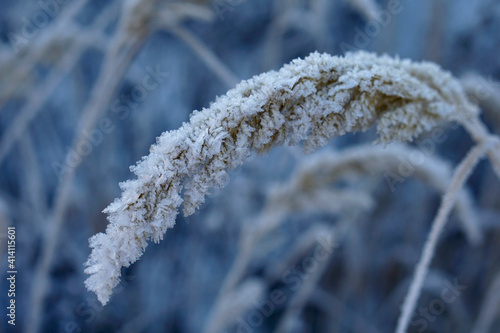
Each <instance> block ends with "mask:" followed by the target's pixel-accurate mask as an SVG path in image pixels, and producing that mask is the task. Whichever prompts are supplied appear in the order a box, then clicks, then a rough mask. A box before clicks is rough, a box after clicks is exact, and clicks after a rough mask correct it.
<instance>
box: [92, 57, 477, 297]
mask: <svg viewBox="0 0 500 333" xmlns="http://www.w3.org/2000/svg"><path fill="white" fill-rule="evenodd" d="M476 112H477V108H475V107H474V106H472V105H471V104H470V103H469V102H468V101H467V99H466V97H465V94H464V93H463V91H462V88H461V86H460V84H459V83H458V82H457V81H456V80H455V79H454V78H453V77H452V76H451V75H450V74H449V73H447V72H444V71H442V70H441V69H440V68H439V67H438V66H436V65H434V64H431V63H413V62H411V61H409V60H399V59H393V58H391V57H388V56H382V57H377V56H376V55H375V54H371V53H366V52H357V53H349V54H347V55H346V56H345V57H333V56H330V55H328V54H319V53H313V54H311V55H310V56H308V57H306V58H305V59H296V60H294V61H292V63H290V64H288V65H285V66H284V67H283V68H282V69H281V70H279V71H278V72H274V71H272V72H268V73H264V74H261V75H258V76H255V77H253V78H252V79H250V80H247V81H243V82H241V83H240V84H238V85H237V86H236V88H234V89H232V90H230V91H228V92H227V94H226V95H224V96H222V97H220V98H218V99H217V100H216V101H215V102H214V103H213V104H212V105H211V106H210V108H208V109H204V110H203V111H201V112H194V113H193V115H192V116H191V119H190V121H189V122H188V123H184V124H183V125H182V126H181V128H179V129H178V130H174V131H170V132H165V133H163V134H162V135H161V136H160V137H159V138H158V140H157V144H156V145H155V146H153V147H152V149H151V152H150V154H149V156H147V157H144V158H143V159H142V161H140V162H139V163H138V164H137V165H136V166H135V167H133V168H132V170H133V172H134V173H135V174H136V175H137V179H135V180H131V181H127V182H124V183H122V184H121V188H122V190H123V193H122V196H121V198H120V199H117V200H116V201H115V202H114V203H113V204H111V205H110V206H109V207H108V208H106V209H105V212H106V213H107V214H109V216H108V220H109V222H110V224H109V225H108V227H107V229H106V233H105V234H102V233H100V234H98V235H95V236H94V237H92V238H91V240H90V245H91V247H92V248H93V250H92V253H91V255H90V257H89V259H88V261H87V262H86V266H87V268H86V270H85V271H86V273H88V274H90V277H89V278H88V279H87V280H86V282H85V284H86V286H87V288H88V289H89V290H92V291H94V292H96V294H97V296H98V298H99V300H100V301H101V302H102V303H103V304H105V303H106V302H107V301H108V300H109V297H110V295H111V292H112V289H113V288H114V287H115V286H116V285H117V284H118V282H119V277H120V270H121V267H123V266H125V267H127V266H129V265H130V264H131V263H133V262H135V261H137V260H138V259H139V257H140V256H141V255H142V253H143V251H144V248H145V247H146V245H147V240H149V239H153V240H154V241H159V240H161V239H162V238H163V235H164V233H165V232H166V230H167V229H168V228H171V227H173V226H174V224H175V218H176V216H177V212H178V208H179V206H180V205H181V203H182V202H184V213H185V214H191V213H193V212H194V210H195V209H197V208H198V207H199V206H200V204H202V203H203V201H204V197H205V195H206V194H207V192H208V191H209V189H210V188H211V187H213V186H219V187H221V186H223V185H224V184H225V182H226V180H227V172H226V171H227V170H230V169H233V168H235V167H236V166H238V165H241V164H242V163H243V162H244V161H245V159H246V157H247V156H248V155H249V153H250V151H257V152H265V151H269V150H271V149H272V148H273V147H275V146H279V145H283V144H297V143H298V142H300V141H302V140H304V148H305V150H306V151H313V150H315V149H317V148H319V147H321V146H322V145H324V144H325V143H327V142H328V141H329V140H330V139H331V138H334V137H337V136H339V135H343V134H345V133H348V132H354V131H358V130H366V129H368V128H370V127H371V126H372V125H374V124H376V125H377V130H378V134H379V140H380V141H382V142H390V141H394V140H412V139H413V138H414V137H416V136H418V135H419V134H421V133H422V132H424V131H426V130H429V129H431V128H433V127H434V126H436V125H437V124H439V123H441V122H443V121H445V120H447V119H448V118H451V117H452V116H457V115H458V114H459V113H462V115H463V116H464V117H468V116H475V114H476ZM182 188H184V189H185V190H184V198H181V197H180V196H179V193H180V192H181V189H182Z"/></svg>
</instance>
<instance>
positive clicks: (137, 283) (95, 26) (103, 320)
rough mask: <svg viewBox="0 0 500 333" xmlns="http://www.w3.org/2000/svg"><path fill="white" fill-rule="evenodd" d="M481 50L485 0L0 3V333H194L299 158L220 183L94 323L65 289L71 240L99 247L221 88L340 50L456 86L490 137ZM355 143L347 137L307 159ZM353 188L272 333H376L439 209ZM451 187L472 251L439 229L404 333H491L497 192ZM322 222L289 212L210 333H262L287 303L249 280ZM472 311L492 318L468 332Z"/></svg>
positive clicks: (252, 168)
mask: <svg viewBox="0 0 500 333" xmlns="http://www.w3.org/2000/svg"><path fill="white" fill-rule="evenodd" d="M366 4H375V5H376V7H374V8H375V9H376V11H375V12H369V11H366ZM377 14H378V16H377ZM499 32H500V1H498V0H474V1H472V0H422V1H411V0H400V1H397V0H377V1H375V2H371V1H368V0H366V1H362V0H358V1H354V0H352V1H343V0H330V1H329V0H269V1H266V0H246V1H245V0H207V1H203V0H199V1H195V0H192V1H173V0H171V1H167V0H133V1H130V0H124V1H117V0H114V1H113V0H109V1H97V0H72V1H67V0H66V1H64V0H40V1H14V0H1V1H0V42H1V43H0V170H1V171H0V254H1V262H0V267H1V276H2V282H1V283H0V302H1V307H0V308H1V309H2V310H1V311H0V313H1V317H0V331H3V332H50V333H52V332H172V333H174V332H196V333H197V332H209V331H207V325H208V323H209V322H210V320H211V319H210V318H211V315H213V311H214V302H215V299H216V297H217V293H218V290H219V288H220V287H221V284H222V281H223V280H224V277H225V276H226V275H227V274H228V272H229V271H230V268H231V266H232V264H233V260H234V259H235V257H236V256H237V253H238V251H240V250H241V239H242V236H241V233H242V232H243V233H244V230H243V231H242V227H241V226H242V225H243V224H244V223H248V222H249V221H252V219H257V218H258V216H259V214H260V213H261V212H262V209H263V207H264V206H265V205H266V199H267V198H268V196H269V193H270V192H269V191H270V189H271V188H272V187H273V186H275V185H276V184H280V183H284V182H286V181H288V180H289V178H290V177H291V175H292V174H293V171H294V170H295V168H296V167H297V165H298V164H299V163H301V162H303V160H304V159H307V158H308V157H307V156H304V155H303V154H302V153H301V151H300V149H298V148H278V149H275V150H273V151H272V152H271V153H270V154H269V155H268V156H254V157H252V158H251V159H250V161H248V163H247V164H245V165H244V166H243V167H241V168H239V169H237V170H235V171H233V172H231V173H230V181H229V183H228V185H227V186H226V187H225V188H224V189H217V190H214V191H213V195H210V197H209V198H208V200H207V202H206V204H205V205H204V206H203V207H202V208H201V209H200V210H199V212H197V213H196V214H195V215H193V216H190V217H188V218H184V217H183V216H181V215H179V217H178V219H177V225H176V227H175V228H174V229H171V230H169V231H168V232H167V234H166V235H165V238H164V240H163V241H162V242H161V243H160V244H150V245H149V246H148V248H147V250H146V253H145V254H144V256H143V257H142V258H141V260H139V261H138V262H137V263H135V264H133V265H132V266H131V267H130V268H127V269H124V270H123V280H122V283H121V284H120V285H119V286H118V287H117V288H116V289H115V293H114V295H113V296H112V299H111V301H110V302H109V303H108V304H107V305H106V306H105V307H103V306H101V305H100V304H99V303H98V301H97V298H96V296H95V295H94V294H93V293H90V292H88V291H87V290H86V289H85V287H84V284H83V281H84V280H85V279H86V276H85V274H84V273H83V269H84V266H83V263H84V262H85V261H86V258H87V257H88V255H89V252H90V249H89V247H88V238H89V237H90V236H92V235H93V234H95V233H97V232H101V231H104V229H105V226H106V223H107V221H106V217H105V215H104V214H103V213H101V211H102V210H103V209H104V208H105V207H106V206H107V205H108V204H109V203H111V202H112V201H113V199H114V198H115V197H118V196H119V195H120V189H119V187H118V183H119V182H121V181H124V180H127V179H129V178H131V177H132V174H131V173H130V171H129V166H130V165H133V164H134V163H135V162H136V161H138V160H140V158H141V156H144V155H147V154H148V153H149V147H150V145H151V144H153V143H154V142H155V138H156V137H157V136H159V135H160V134H161V133H162V132H164V131H167V130H172V129H176V128H178V127H179V126H180V125H181V124H182V122H184V121H187V120H188V116H189V114H190V113H191V112H192V111H193V110H200V109H201V108H203V107H208V106H209V105H210V102H211V101H213V100H215V98H216V96H217V95H221V94H224V93H225V92H226V91H227V90H228V89H230V88H232V87H233V86H234V85H235V83H237V82H239V81H240V80H243V79H248V78H250V77H252V76H253V75H256V74H259V73H262V72H265V71H269V70H273V69H278V68H280V67H281V66H282V65H283V64H284V63H287V62H289V61H291V60H292V59H294V58H296V57H304V56H307V55H308V54H309V53H311V52H313V51H315V50H317V51H320V52H328V53H330V54H333V55H341V54H344V53H345V51H353V50H357V49H364V50H368V51H374V52H377V53H387V54H390V55H399V56H401V57H405V58H406V57H408V58H411V59H413V60H417V61H418V60H430V61H433V62H436V63H438V64H439V65H441V66H442V67H443V68H445V69H446V70H449V71H451V72H452V73H453V74H454V75H455V76H456V77H459V78H460V77H462V78H464V77H465V78H467V77H469V78H470V77H471V75H472V74H471V73H473V75H475V76H474V77H475V79H474V80H475V81H467V83H468V84H470V85H472V88H469V93H470V95H471V98H473V99H474V101H476V102H479V103H480V105H481V106H482V108H483V109H484V110H483V114H482V119H483V121H484V122H485V123H486V124H487V126H488V128H489V129H490V131H492V132H494V133H498V132H499V131H500V103H498V102H499V97H498V96H500V84H499V83H498V80H500V57H499V56H498V55H499V52H500V33H499ZM467 75H469V76H467ZM464 82H466V79H464ZM471 82H472V83H471ZM446 136H447V139H446V140H445V141H444V142H443V143H441V144H438V145H437V149H436V151H435V152H434V154H435V155H438V156H440V157H441V158H443V159H445V160H447V161H449V162H450V163H451V164H453V165H456V164H457V163H458V162H459V161H460V160H461V159H462V158H463V156H464V155H465V154H466V152H467V151H468V149H469V148H470V147H471V146H472V140H471V139H470V138H469V136H468V135H467V134H466V132H465V131H464V130H463V129H461V128H449V129H447V130H446ZM374 137H375V133H374V131H369V132H367V133H361V134H354V135H347V136H344V137H341V138H339V139H337V140H334V141H332V142H331V143H330V145H329V146H328V147H325V148H324V149H325V150H328V149H346V147H351V146H353V145H356V144H359V143H363V142H371V141H373V138H374ZM424 137H425V136H424ZM78 140H83V141H78ZM78 142H80V143H81V142H85V144H84V145H81V144H80V145H79V144H78ZM417 143H418V141H417ZM417 147H418V145H417ZM360 182H361V183H362V184H366V183H367V182H370V184H371V188H372V189H373V196H374V198H375V204H376V205H375V208H374V209H373V210H371V211H370V213H369V214H367V215H363V216H356V217H353V221H352V228H350V231H349V232H348V236H346V237H345V238H343V239H342V241H340V242H339V244H338V246H337V247H336V251H335V253H334V254H333V255H332V256H333V257H332V258H331V261H330V262H329V264H328V266H327V268H326V270H325V272H323V274H321V277H320V279H319V281H318V282H317V283H316V284H315V287H314V288H315V289H314V291H313V292H311V294H310V295H309V296H308V297H307V300H306V302H305V304H304V306H303V307H302V308H301V310H300V311H299V312H298V314H297V315H296V316H295V320H294V321H292V324H290V325H291V326H290V327H288V332H364V333H365V332H366V333H371V332H390V331H394V327H395V325H396V321H397V318H398V315H399V306H400V304H401V302H402V301H403V299H404V296H405V294H406V290H407V288H408V285H409V282H410V279H411V276H412V274H413V271H414V267H415V264H416V262H417V260H418V258H419V256H420V251H421V248H422V246H423V244H424V242H425V239H426V236H427V233H428V231H429V228H430V223H431V221H432V219H433V216H434V215H435V213H436V210H437V208H438V205H439V200H440V197H439V194H438V193H436V192H435V191H434V190H432V189H431V188H429V186H428V185H426V184H424V183H423V182H421V181H419V180H415V179H413V178H412V177H409V178H408V179H405V181H404V182H401V183H398V184H397V186H396V189H395V191H394V192H393V191H391V190H390V188H389V186H388V184H387V183H386V182H385V181H384V177H383V175H382V174H377V175H373V174H372V175H370V177H368V178H366V179H365V178H362V179H360ZM335 186H336V187H338V188H342V187H343V186H347V185H346V184H345V183H342V182H341V183H339V184H336V185H335ZM467 186H468V187H469V188H470V190H471V193H472V194H473V198H474V205H475V211H476V213H477V214H478V217H479V220H480V224H481V229H482V230H483V232H484V236H485V237H484V240H483V242H482V243H481V244H479V245H476V246H472V245H471V244H469V243H468V242H467V239H466V237H465V235H464V234H463V232H462V230H461V229H460V228H459V227H458V224H457V217H456V216H452V218H451V219H450V221H449V225H448V227H447V229H446V231H445V233H444V234H443V235H442V237H441V241H440V245H439V246H438V249H437V253H436V257H435V259H434V261H433V263H432V266H431V271H430V275H429V278H428V279H427V280H426V281H427V282H426V284H425V286H424V292H423V294H422V297H421V298H420V301H419V307H418V309H419V310H417V312H416V313H415V318H414V319H415V324H412V325H410V332H470V331H471V330H472V329H473V328H476V329H478V330H477V331H475V332H476V333H479V332H485V333H486V332H490V333H491V332H497V331H498V330H499V329H500V310H499V309H500V301H499V299H500V275H499V274H500V265H499V263H500V242H498V239H499V237H500V232H499V230H500V229H499V227H500V181H499V180H498V179H497V178H496V177H495V175H494V173H493V170H492V168H491V166H490V164H489V162H482V163H480V164H479V166H478V168H477V169H476V171H475V173H474V174H473V175H472V177H471V179H470V181H469V182H468V184H467ZM335 223H338V220H337V219H336V218H335V217H334V216H330V215H329V214H325V213H321V212H310V211H309V212H307V211H306V212H297V213H293V214H290V215H289V216H288V217H287V218H286V221H285V223H284V224H283V226H282V227H281V228H279V229H278V230H277V231H276V232H275V234H273V235H271V236H270V238H269V239H268V240H267V243H266V242H264V243H263V244H261V245H259V248H256V249H255V252H256V254H255V257H254V258H253V259H252V260H251V261H250V264H249V266H248V267H247V269H246V270H245V273H244V278H245V281H250V282H251V281H254V280H258V281H260V282H259V283H263V284H264V285H265V288H264V294H263V295H260V296H259V297H258V296H257V295H254V296H255V298H256V299H255V303H254V305H253V307H250V308H248V309H246V310H245V311H242V312H237V311H236V312H235V314H229V315H228V317H229V318H226V319H224V320H222V321H223V322H224V321H225V324H224V325H222V326H221V327H220V328H219V329H217V330H215V331H216V332H242V333H243V332H244V333H247V332H274V331H275V330H276V329H277V327H278V326H279V325H280V322H281V320H282V318H283V316H284V314H285V313H286V312H287V310H288V309H289V307H290V306H291V303H290V302H289V301H290V300H291V299H293V295H294V294H295V293H297V292H298V290H296V289H295V288H291V287H292V286H291V285H290V284H289V283H288V282H287V280H286V279H284V278H283V277H282V278H281V279H274V280H273V279H269V277H268V275H267V273H268V271H269V269H271V268H273V267H274V266H276V265H278V263H280V262H283V258H285V257H287V254H290V253H293V251H294V249H296V247H297V244H299V240H300V239H301V236H302V235H303V234H304V233H306V232H307V230H309V229H310V228H312V227H313V226H315V225H335ZM8 226H15V227H16V245H17V247H16V266H17V270H18V274H17V277H16V297H15V299H16V325H15V326H12V325H9V324H8V323H7V321H8V317H6V316H5V314H6V306H7V304H8V302H9V298H8V296H7V291H8V289H9V285H8V283H7V280H6V277H7V273H6V271H7V269H8V267H7V264H8V263H7V244H6V243H7V227H8ZM278 240H279V241H278ZM273 242H276V244H274V246H275V248H274V249H273V250H272V251H267V250H266V249H267V248H266V246H269V244H273ZM266 244H267V245H266ZM308 255H309V254H308V252H304V253H303V255H299V256H298V257H297V260H296V261H295V262H292V263H291V264H290V265H291V266H290V267H289V270H290V272H295V273H294V274H297V275H296V276H300V278H299V281H300V282H299V284H300V285H306V284H307V281H308V274H309V273H308V272H307V270H306V269H305V268H304V267H302V266H301V263H302V262H303V259H304V258H307V256H308ZM300 273H302V275H301V274H300ZM304 274H305V275H304ZM456 279H458V280H456ZM454 281H455V282H456V281H459V282H458V283H459V284H460V285H463V286H465V287H463V290H460V292H459V294H458V295H457V297H456V299H455V300H454V301H453V302H450V303H443V302H441V303H439V302H438V301H436V300H439V299H441V294H442V291H443V290H445V288H447V283H454ZM273 290H281V291H282V292H283V294H284V295H285V296H284V297H285V298H286V300H287V301H285V302H282V303H280V304H274V306H273V309H272V311H270V312H269V313H265V311H264V310H263V309H262V306H261V305H259V304H262V301H263V300H265V299H269V297H270V295H271V291H273ZM236 296H237V295H236V294H235V296H234V297H235V301H234V307H237V304H239V303H238V300H237V297H236ZM245 297H246V298H248V297H252V293H251V292H250V295H246V296H245ZM259 302H260V303H259ZM438 303H439V304H445V308H444V309H441V308H436V307H437V306H438V305H439V304H438ZM433 306H434V308H432V307H433ZM231 307H232V306H229V308H231ZM488 309H489V310H490V311H491V312H492V314H491V316H490V317H489V318H493V319H491V320H490V321H489V322H487V323H486V324H485V320H484V318H483V319H482V315H483V314H484V313H485V312H488V311H487V310H488ZM420 310H421V311H420ZM426 311H427V312H426ZM249 316H250V317H249ZM252 316H254V317H253V319H252ZM248 318H250V319H248ZM259 318H262V320H260V319H259ZM212 319H213V318H212ZM249 320H250V322H251V323H252V324H249V323H248V321H249ZM242 322H245V324H242ZM481 325H483V326H481Z"/></svg>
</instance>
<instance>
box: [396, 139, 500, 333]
mask: <svg viewBox="0 0 500 333" xmlns="http://www.w3.org/2000/svg"><path fill="white" fill-rule="evenodd" d="M496 143H497V140H493V139H492V140H489V141H486V142H483V143H480V144H479V145H477V146H476V147H474V148H473V149H472V150H471V151H470V152H469V153H468V155H467V156H466V157H465V158H464V160H463V161H462V162H461V163H460V165H459V166H458V167H457V169H456V170H455V174H454V176H453V179H452V181H451V183H450V185H449V187H448V190H447V192H446V194H445V195H444V196H443V199H442V202H441V206H440V207H439V210H438V213H437V215H436V218H435V219H434V222H433V223H432V228H431V231H430V233H429V236H428V238H427V241H426V243H425V245H424V249H423V251H422V256H421V257H420V260H419V262H418V264H417V267H416V270H415V276H414V278H413V281H412V283H411V285H410V289H409V291H408V293H407V295H406V298H405V300H404V303H403V305H402V308H401V309H402V311H401V315H400V317H399V320H398V325H397V327H396V333H405V332H406V331H407V329H408V326H409V324H410V320H411V317H412V314H413V311H415V307H416V304H417V301H418V298H419V297H420V293H421V290H422V285H423V282H424V279H425V276H426V274H427V271H428V270H429V265H430V263H431V260H432V258H433V256H434V253H435V251H436V246H437V242H438V240H439V236H440V235H441V232H442V231H443V229H444V226H445V225H446V221H447V219H448V216H449V214H450V212H451V209H452V208H453V205H454V203H455V200H456V197H457V193H458V191H459V190H460V189H461V188H462V187H463V186H464V184H465V182H466V180H467V179H468V178H469V176H470V174H471V173H472V171H473V169H474V167H475V166H476V164H477V163H478V162H479V160H480V159H481V158H482V157H483V156H484V154H485V153H486V152H487V151H488V150H489V149H490V148H491V146H492V145H493V144H496Z"/></svg>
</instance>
